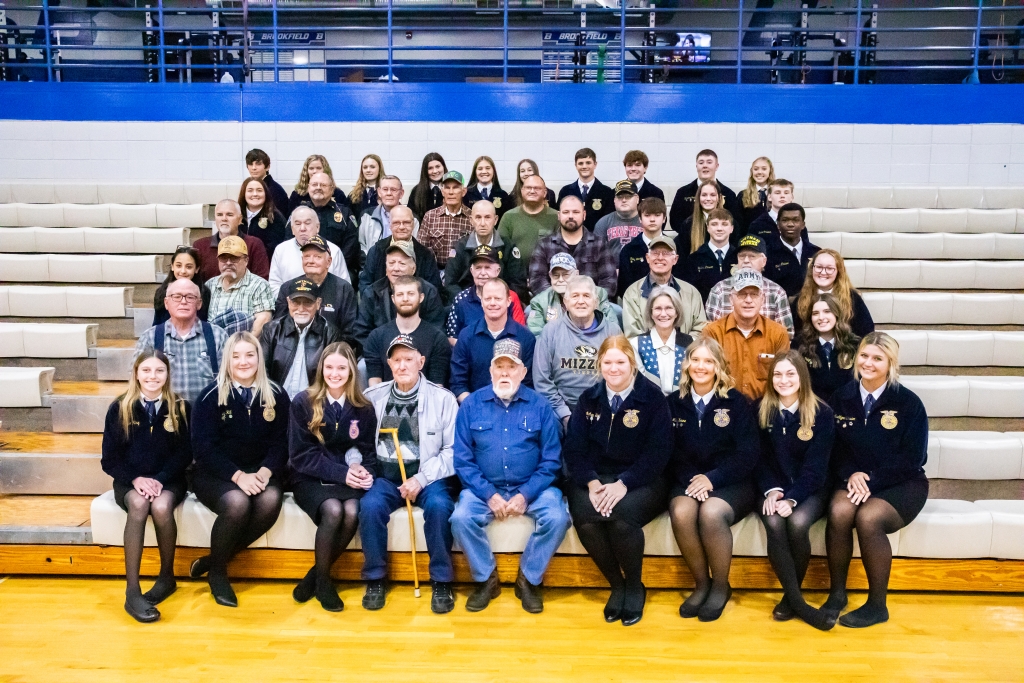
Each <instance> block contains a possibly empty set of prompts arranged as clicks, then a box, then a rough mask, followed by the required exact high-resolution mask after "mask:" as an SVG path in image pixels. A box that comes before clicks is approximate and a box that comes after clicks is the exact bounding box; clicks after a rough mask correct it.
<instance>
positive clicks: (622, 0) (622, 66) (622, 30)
mask: <svg viewBox="0 0 1024 683" xmlns="http://www.w3.org/2000/svg"><path fill="white" fill-rule="evenodd" d="M625 82H626V0H619V83H625Z"/></svg>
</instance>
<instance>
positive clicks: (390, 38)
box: [388, 0, 395, 83]
mask: <svg viewBox="0 0 1024 683" xmlns="http://www.w3.org/2000/svg"><path fill="white" fill-rule="evenodd" d="M393 4H394V0H388V83H391V82H393V81H394V80H395V64H394V58H395V57H394V46H395V41H394V35H393V33H392V31H393V28H394V18H393V16H392V9H393Z"/></svg>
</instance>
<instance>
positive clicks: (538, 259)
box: [530, 227, 619, 294]
mask: <svg viewBox="0 0 1024 683" xmlns="http://www.w3.org/2000/svg"><path fill="white" fill-rule="evenodd" d="M581 229H582V230H583V239H582V240H581V241H580V243H579V244H577V245H576V253H574V254H572V252H571V251H570V250H569V245H568V244H566V243H565V240H564V239H562V231H561V230H560V229H558V228H557V227H556V229H555V232H554V233H553V234H551V235H544V236H543V237H541V238H540V239H538V240H537V246H536V247H535V248H534V250H533V256H532V257H530V291H531V292H533V293H534V294H540V293H541V292H543V291H544V290H545V289H547V288H548V287H550V286H551V280H550V279H549V278H548V273H549V264H550V263H551V257H552V256H554V255H555V254H558V253H561V252H565V253H567V254H572V257H573V259H575V261H576V268H577V269H578V270H579V271H580V275H589V276H590V277H591V278H593V280H594V282H595V283H596V284H597V286H598V287H603V288H604V290H605V291H606V292H608V293H609V294H614V293H615V282H616V280H617V277H618V276H617V275H616V272H617V269H618V267H619V262H618V260H617V259H616V257H615V255H614V254H612V250H611V249H610V248H609V247H608V242H607V241H606V240H605V239H603V238H601V237H599V236H597V235H595V234H594V233H592V232H590V231H589V230H587V229H585V228H581Z"/></svg>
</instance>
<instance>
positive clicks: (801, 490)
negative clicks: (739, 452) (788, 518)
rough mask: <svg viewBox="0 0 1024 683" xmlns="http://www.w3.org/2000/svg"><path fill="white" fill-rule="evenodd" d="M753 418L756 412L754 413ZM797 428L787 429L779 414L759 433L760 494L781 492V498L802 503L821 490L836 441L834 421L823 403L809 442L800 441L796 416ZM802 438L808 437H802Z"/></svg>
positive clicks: (830, 410) (816, 416)
mask: <svg viewBox="0 0 1024 683" xmlns="http://www.w3.org/2000/svg"><path fill="white" fill-rule="evenodd" d="M754 414H755V416H756V415H757V411H756V410H755V411H754ZM794 417H795V418H796V424H790V425H786V424H785V420H783V417H782V414H781V411H780V412H779V413H778V414H776V415H775V419H774V420H773V421H772V423H771V424H770V425H768V428H767V429H762V430H760V431H761V459H760V463H759V464H758V467H757V484H758V488H759V489H760V491H761V493H762V494H765V493H767V492H768V491H769V490H770V489H774V488H780V489H782V494H783V498H786V499H787V500H795V501H796V502H797V504H800V503H802V502H804V501H805V500H806V499H807V497H808V496H810V495H811V494H813V493H816V492H818V491H820V490H821V489H823V488H824V486H825V480H826V479H827V478H828V463H829V458H830V457H831V455H832V442H833V440H834V438H835V419H834V418H833V416H832V409H831V408H829V407H828V406H827V405H826V404H825V403H821V404H820V405H819V406H818V414H817V415H815V417H814V427H813V428H812V429H811V434H810V435H809V437H810V438H806V439H802V438H800V434H799V431H800V429H799V428H800V423H799V419H800V418H799V416H794ZM803 436H805V437H807V436H808V435H807V434H806V433H805V434H803Z"/></svg>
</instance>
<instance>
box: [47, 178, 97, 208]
mask: <svg viewBox="0 0 1024 683" xmlns="http://www.w3.org/2000/svg"><path fill="white" fill-rule="evenodd" d="M53 201H55V202H57V203H59V204H102V202H101V201H100V193H99V191H98V188H97V187H96V183H57V184H56V185H54V186H53Z"/></svg>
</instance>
